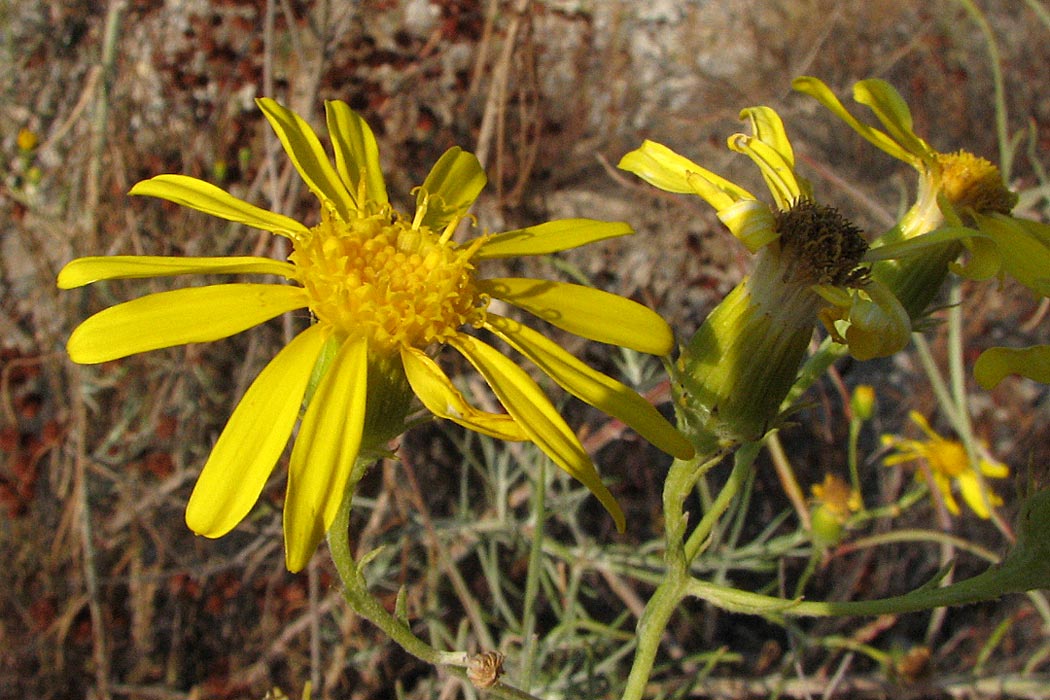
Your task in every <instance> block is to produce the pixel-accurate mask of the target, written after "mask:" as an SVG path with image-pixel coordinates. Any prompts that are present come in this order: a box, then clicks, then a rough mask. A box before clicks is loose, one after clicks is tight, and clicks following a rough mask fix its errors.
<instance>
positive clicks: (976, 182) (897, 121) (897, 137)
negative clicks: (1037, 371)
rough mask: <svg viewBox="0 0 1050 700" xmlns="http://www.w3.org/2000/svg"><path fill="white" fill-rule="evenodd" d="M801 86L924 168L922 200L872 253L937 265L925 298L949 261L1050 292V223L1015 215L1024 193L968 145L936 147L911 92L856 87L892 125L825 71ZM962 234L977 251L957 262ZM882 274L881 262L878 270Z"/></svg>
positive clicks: (872, 84) (902, 278) (962, 269)
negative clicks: (856, 107)
mask: <svg viewBox="0 0 1050 700" xmlns="http://www.w3.org/2000/svg"><path fill="white" fill-rule="evenodd" d="M793 85H794V87H795V89H796V90H799V91H801V92H803V93H806V94H808V95H810V96H811V97H813V98H815V99H816V100H817V101H818V102H820V103H821V104H822V105H824V106H825V107H827V108H828V109H829V110H830V111H831V112H832V113H833V114H835V116H837V117H839V118H840V119H842V120H843V121H844V122H846V124H848V125H849V126H850V127H852V128H853V130H854V131H856V132H857V133H858V134H860V135H861V136H863V137H864V138H865V139H867V140H868V141H869V142H871V143H872V144H874V145H875V146H877V147H878V148H880V149H882V150H883V151H885V152H886V153H888V154H890V155H891V156H893V157H895V158H897V159H899V160H902V161H904V162H905V163H908V164H910V165H911V166H912V167H914V168H915V169H916V170H917V171H918V173H919V186H918V195H917V197H916V203H915V205H914V206H913V207H912V208H911V209H910V210H909V212H908V213H907V214H906V215H905V216H904V217H903V218H902V219H901V222H900V223H899V224H898V225H897V226H896V227H895V228H894V229H892V230H891V231H889V232H887V233H886V234H885V235H883V236H882V237H881V238H880V239H879V240H878V241H876V242H875V243H874V244H873V247H882V248H883V249H882V251H881V256H880V255H879V253H878V252H876V251H873V255H871V256H869V259H882V257H887V258H888V257H893V258H902V257H903V258H905V260H904V261H899V262H897V263H896V267H893V268H892V270H897V269H898V268H901V267H906V266H908V265H914V264H920V265H922V266H924V267H925V268H931V269H933V270H934V271H936V272H937V273H938V274H939V277H937V276H935V275H931V276H929V277H928V278H927V279H926V280H925V281H926V282H927V284H926V285H925V286H922V287H921V288H918V289H916V290H915V291H914V294H915V295H916V296H917V297H918V298H920V299H925V298H929V299H932V297H933V296H934V295H935V294H936V293H937V290H938V289H939V288H940V282H941V281H943V278H944V275H945V274H946V273H947V271H948V269H949V267H950V269H952V270H953V271H955V272H958V273H959V274H963V275H967V276H969V277H972V278H974V279H986V278H989V277H992V276H995V275H1002V274H1009V275H1011V276H1012V277H1014V278H1015V279H1017V280H1018V281H1019V282H1021V283H1022V284H1024V285H1025V286H1027V287H1029V288H1030V289H1031V290H1032V291H1034V292H1035V293H1037V294H1040V295H1043V296H1047V295H1048V294H1050V273H1048V272H1047V270H1050V226H1047V225H1046V224H1041V223H1038V222H1035V221H1026V220H1024V219H1018V218H1016V217H1013V216H1011V215H1010V212H1011V211H1012V209H1013V208H1014V206H1015V205H1016V204H1017V195H1016V194H1014V193H1013V192H1011V191H1010V190H1009V189H1008V188H1007V186H1006V184H1005V183H1004V182H1003V178H1002V175H1001V174H1000V173H999V169H998V168H996V167H995V166H994V165H993V164H992V163H990V162H989V161H987V160H985V159H984V158H980V157H977V156H975V155H973V154H972V153H968V152H966V151H956V152H954V153H941V152H939V151H937V150H935V149H933V148H932V147H931V146H930V145H929V144H928V143H926V141H924V140H923V139H921V138H920V137H919V136H918V135H916V134H915V132H914V130H913V128H912V116H911V111H910V110H909V109H908V105H907V103H906V102H905V101H904V98H902V97H901V95H900V93H898V92H897V91H896V90H895V89H894V88H893V86H891V85H890V84H889V83H887V82H885V81H883V80H876V79H870V80H862V81H860V82H858V83H857V84H855V85H854V86H853V98H854V99H855V100H856V101H857V102H859V103H861V104H864V105H867V106H868V107H870V108H871V110H872V112H873V113H874V114H875V116H876V118H878V120H879V121H880V122H881V123H882V125H883V127H884V128H885V129H886V131H881V130H879V129H876V128H874V127H872V126H869V125H867V124H864V123H862V122H860V121H859V120H857V119H856V117H854V116H853V115H852V114H850V113H849V111H847V110H846V108H845V107H844V106H843V105H842V103H841V102H840V101H839V99H838V98H837V97H835V95H834V93H832V92H831V90H830V89H829V88H828V86H827V85H825V84H824V83H823V82H821V81H820V80H818V79H817V78H812V77H808V76H807V77H801V78H796V79H795V81H794V83H793ZM960 241H961V242H962V243H963V244H965V245H966V247H968V248H969V252H970V261H969V262H968V263H967V264H966V265H965V266H964V265H960V264H955V263H954V260H955V258H957V257H958V256H959V254H960V252H962V248H961V247H960V245H958V242H960ZM909 261H910V262H909ZM878 273H879V268H878V267H876V269H875V274H876V275H877V274H878ZM887 276H890V273H887ZM893 277H894V278H895V281H896V282H898V285H899V286H902V287H903V286H907V285H911V286H917V284H918V283H917V281H915V280H910V279H909V277H908V276H906V275H901V274H897V275H894V276H893ZM891 286H894V285H892V284H891ZM894 288H895V291H896V289H897V287H896V286H894ZM899 296H901V299H902V301H905V306H908V308H909V311H910V312H913V314H912V315H913V316H914V315H917V314H921V313H922V312H923V311H924V310H925V307H923V308H918V303H917V302H913V303H912V305H911V306H909V304H908V301H909V300H910V299H909V298H908V297H906V296H903V295H899Z"/></svg>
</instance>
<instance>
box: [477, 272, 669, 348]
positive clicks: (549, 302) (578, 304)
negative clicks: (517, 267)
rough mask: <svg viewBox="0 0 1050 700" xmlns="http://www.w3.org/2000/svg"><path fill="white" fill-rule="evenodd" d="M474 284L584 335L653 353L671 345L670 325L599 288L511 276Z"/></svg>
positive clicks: (555, 323) (571, 331)
mask: <svg viewBox="0 0 1050 700" xmlns="http://www.w3.org/2000/svg"><path fill="white" fill-rule="evenodd" d="M478 288H479V289H480V290H481V291H484V292H487V293H489V294H490V295H492V296H493V297H495V298H496V299H502V300H503V301H506V302H508V303H510V304H514V305H515V306H517V307H520V308H522V309H525V310H526V311H528V312H529V313H531V314H534V315H536V316H538V317H540V318H542V319H543V320H544V321H547V322H548V323H550V324H552V325H554V326H557V327H558V328H561V329H563V330H567V331H569V332H570V333H575V334H576V335H579V336H582V337H584V338H590V339H591V340H597V341H598V342H601V343H611V344H613V345H619V346H621V347H625V348H632V349H634V350H638V351H639V352H647V353H651V354H653V355H667V354H668V353H670V352H671V350H672V349H673V348H674V334H673V333H672V332H671V328H670V326H668V325H667V322H666V321H664V320H663V319H662V318H660V316H659V315H658V314H657V313H656V312H655V311H652V310H651V309H648V308H646V307H644V306H642V305H641V304H639V303H637V302H634V301H631V300H630V299H625V298H623V297H621V296H617V295H616V294H610V293H609V292H603V291H601V290H600V289H594V288H592V287H584V286H582V285H579V284H569V283H566V282H552V281H549V280H534V279H524V278H513V277H501V278H492V279H486V280H478Z"/></svg>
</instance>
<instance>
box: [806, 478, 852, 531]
mask: <svg viewBox="0 0 1050 700" xmlns="http://www.w3.org/2000/svg"><path fill="white" fill-rule="evenodd" d="M810 491H811V492H812V494H813V501H814V503H813V511H812V513H810V519H811V521H812V523H811V530H812V532H813V536H814V538H815V539H816V540H817V541H818V542H819V543H821V544H824V545H833V544H838V543H839V542H840V541H841V540H842V534H843V529H844V528H845V525H846V523H847V522H848V521H849V518H850V516H851V515H853V514H854V513H856V512H857V511H859V510H860V509H861V507H862V505H863V504H862V503H861V500H860V492H859V491H856V490H854V489H853V488H851V487H850V485H849V484H848V483H846V482H845V481H844V480H843V479H841V478H839V477H838V476H835V475H834V474H826V475H825V476H824V482H823V483H820V484H813V485H812V486H811V487H810Z"/></svg>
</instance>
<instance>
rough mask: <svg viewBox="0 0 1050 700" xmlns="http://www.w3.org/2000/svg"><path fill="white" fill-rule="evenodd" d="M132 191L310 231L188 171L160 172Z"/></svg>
mask: <svg viewBox="0 0 1050 700" xmlns="http://www.w3.org/2000/svg"><path fill="white" fill-rule="evenodd" d="M128 194H133V195H141V196H146V197H158V198H160V199H166V200H168V201H169V202H175V204H179V205H181V206H184V207H189V208H190V209H196V210H197V211H202V212H204V213H205V214H210V215H212V216H217V217H219V218H220V219H226V220H227V221H235V222H237V223H239V224H244V225H245V226H251V227H252V228H257V229H261V230H263V231H269V232H271V233H276V234H280V235H282V236H286V237H288V238H294V237H296V236H299V235H302V234H305V233H307V232H308V231H309V229H307V228H306V227H305V226H303V225H302V224H301V223H299V222H298V221H296V220H295V219H292V218H290V217H287V216H284V215H283V214H275V213H274V212H272V211H267V210H266V209H263V208H261V207H257V206H255V205H254V204H249V203H248V202H245V201H243V200H241V199H238V198H236V197H234V196H233V195H232V194H230V193H228V192H227V191H226V190H223V189H220V188H218V187H216V186H215V185H213V184H211V183H209V182H205V181H204V180H198V179H197V178H195V177H189V176H188V175H157V176H156V177H152V178H150V179H149V180H143V181H142V182H140V183H138V184H136V185H135V186H134V187H132V188H131V191H130V192H128Z"/></svg>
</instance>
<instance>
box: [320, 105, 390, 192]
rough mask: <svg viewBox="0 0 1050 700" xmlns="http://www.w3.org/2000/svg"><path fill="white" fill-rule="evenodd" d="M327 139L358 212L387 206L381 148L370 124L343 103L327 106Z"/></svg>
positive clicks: (336, 167) (337, 168)
mask: <svg viewBox="0 0 1050 700" xmlns="http://www.w3.org/2000/svg"><path fill="white" fill-rule="evenodd" d="M325 113H326V115H327V117H328V136H329V138H331V139H332V147H333V148H334V149H335V169H336V171H338V173H339V177H341V178H342V179H343V184H344V185H346V189H347V190H348V191H349V192H350V196H351V197H353V198H354V200H355V202H356V203H357V206H358V208H359V209H367V208H368V207H367V205H368V204H377V205H384V204H386V203H387V202H388V199H387V194H386V183H385V182H384V181H383V171H382V169H381V168H380V165H379V146H378V145H377V144H376V137H375V135H374V134H373V133H372V128H371V127H369V126H368V122H366V121H365V120H364V119H362V118H361V115H359V114H358V113H357V112H355V111H353V110H352V109H350V107H349V106H348V105H347V104H346V103H345V102H341V101H338V100H336V101H334V102H325Z"/></svg>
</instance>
